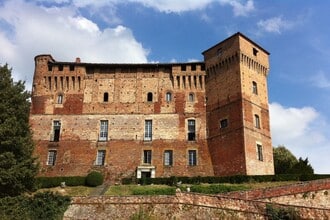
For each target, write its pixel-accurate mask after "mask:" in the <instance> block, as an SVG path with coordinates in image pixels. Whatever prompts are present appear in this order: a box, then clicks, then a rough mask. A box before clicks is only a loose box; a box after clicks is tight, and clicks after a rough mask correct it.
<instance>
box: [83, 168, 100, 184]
mask: <svg viewBox="0 0 330 220" xmlns="http://www.w3.org/2000/svg"><path fill="white" fill-rule="evenodd" d="M102 184H103V175H102V173H100V172H97V171H92V172H90V173H89V174H88V175H87V176H86V185H87V186H93V187H95V186H99V185H102Z"/></svg>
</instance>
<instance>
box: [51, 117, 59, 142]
mask: <svg viewBox="0 0 330 220" xmlns="http://www.w3.org/2000/svg"><path fill="white" fill-rule="evenodd" d="M60 133H61V121H59V120H56V121H53V141H55V142H57V141H60Z"/></svg>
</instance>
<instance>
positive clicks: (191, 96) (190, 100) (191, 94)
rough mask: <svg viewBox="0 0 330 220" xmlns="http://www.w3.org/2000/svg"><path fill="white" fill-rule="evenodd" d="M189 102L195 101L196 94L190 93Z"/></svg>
mask: <svg viewBox="0 0 330 220" xmlns="http://www.w3.org/2000/svg"><path fill="white" fill-rule="evenodd" d="M188 100H189V102H193V101H195V95H194V93H189V96H188Z"/></svg>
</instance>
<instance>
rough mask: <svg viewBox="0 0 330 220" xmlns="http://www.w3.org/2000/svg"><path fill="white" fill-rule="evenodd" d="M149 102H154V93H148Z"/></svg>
mask: <svg viewBox="0 0 330 220" xmlns="http://www.w3.org/2000/svg"><path fill="white" fill-rule="evenodd" d="M147 101H148V102H152V92H148V95H147Z"/></svg>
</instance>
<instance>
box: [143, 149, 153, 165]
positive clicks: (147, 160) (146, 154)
mask: <svg viewBox="0 0 330 220" xmlns="http://www.w3.org/2000/svg"><path fill="white" fill-rule="evenodd" d="M151 153H152V152H151V150H144V151H143V163H144V164H151Z"/></svg>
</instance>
